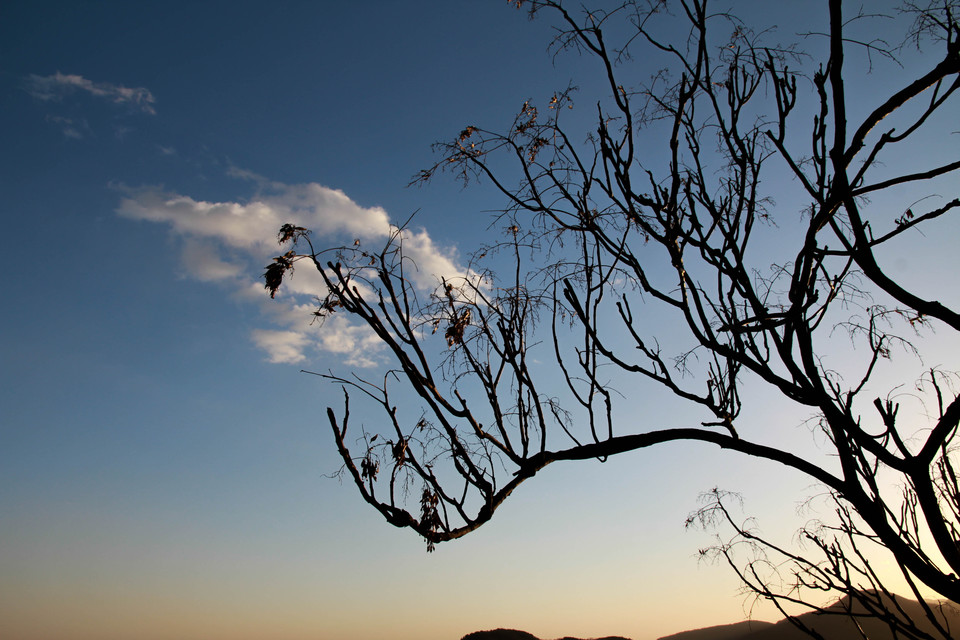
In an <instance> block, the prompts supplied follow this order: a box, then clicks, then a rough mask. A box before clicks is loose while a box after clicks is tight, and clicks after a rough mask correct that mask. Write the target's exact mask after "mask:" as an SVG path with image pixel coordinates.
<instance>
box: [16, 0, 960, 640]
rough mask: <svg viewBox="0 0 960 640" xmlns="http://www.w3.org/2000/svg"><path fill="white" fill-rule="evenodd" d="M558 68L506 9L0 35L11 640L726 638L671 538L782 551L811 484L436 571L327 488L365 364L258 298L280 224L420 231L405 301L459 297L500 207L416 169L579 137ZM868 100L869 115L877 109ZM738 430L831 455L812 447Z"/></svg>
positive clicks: (665, 454) (305, 9)
mask: <svg viewBox="0 0 960 640" xmlns="http://www.w3.org/2000/svg"><path fill="white" fill-rule="evenodd" d="M756 4H757V3H755V2H744V3H743V4H742V6H744V7H747V8H748V9H749V8H751V7H754V6H755V5H756ZM801 5H803V6H807V5H806V3H794V4H791V3H777V4H776V7H777V8H776V9H772V8H771V6H772V5H771V4H769V3H765V4H764V7H765V13H764V17H765V19H766V20H768V21H769V24H771V25H774V24H779V25H794V24H795V23H796V21H797V20H798V19H799V18H798V16H800V15H801V13H799V12H800V11H801V9H802V7H801ZM809 14H810V12H809V11H806V12H805V13H803V17H804V18H805V19H811V18H810V15H809ZM813 19H815V17H814V18H813ZM796 28H797V30H799V27H796ZM786 33H787V35H789V34H790V33H791V32H790V31H789V30H787V31H786ZM550 38H551V24H550V23H549V21H547V20H538V21H534V22H531V21H529V20H527V18H526V16H525V14H524V13H523V12H520V11H517V10H515V9H511V8H510V7H509V6H508V5H507V3H506V2H499V1H490V2H487V1H483V2H481V1H480V0H446V1H444V2H439V3H438V2H435V3H401V2H393V1H387V0H370V1H367V2H362V3H361V2H327V1H322V0H321V1H317V2H279V3H265V2H247V1H236V2H214V1H203V2H149V1H148V2H97V1H90V2H47V1H43V0H30V1H29V2H26V1H20V0H5V1H4V2H3V3H2V4H0V113H3V114H4V116H3V117H2V118H0V194H2V205H0V214H2V217H0V223H2V225H3V231H2V234H0V242H2V245H3V251H2V255H3V260H4V262H5V269H4V270H5V272H6V274H7V277H6V283H5V300H6V302H5V304H4V312H3V314H2V317H0V323H2V324H0V356H2V358H0V442H2V446H0V514H2V517H0V636H2V637H4V638H16V639H19V640H41V639H42V640H82V639H91V640H92V639H98V640H113V639H120V638H137V639H146V640H153V639H156V640H174V639H177V640H194V639H195V640H201V639H202V640H247V639H254V638H275V639H277V640H301V639H303V640H305V639H308V638H310V639H315V640H317V639H318V640H327V639H330V640H333V639H338V640H374V639H386V638H391V639H396V640H402V639H406V638H410V639H413V638H418V639H421V640H456V639H458V638H460V637H461V636H462V635H464V634H466V633H468V632H471V631H474V630H478V629H490V628H498V627H506V628H519V629H523V630H526V631H529V632H531V633H534V634H536V635H538V636H539V637H542V638H555V637H560V636H564V635H573V636H581V637H599V636H603V635H613V634H616V635H623V636H627V637H630V638H633V639H634V640H652V639H654V638H657V637H659V636H661V635H666V634H669V633H674V632H678V631H681V630H683V629H690V628H696V627H701V626H706V625H711V624H722V623H729V622H736V621H739V620H741V619H743V618H744V616H745V615H747V610H746V609H745V606H747V605H748V604H749V602H748V601H745V598H744V597H743V596H742V595H741V594H740V593H739V592H738V584H737V582H736V580H735V577H734V576H733V575H732V573H731V572H730V571H728V570H727V569H725V568H724V567H722V566H718V565H712V564H709V563H707V564H705V563H703V562H702V561H700V560H699V558H698V553H697V550H698V548H701V547H703V546H705V545H707V544H709V543H710V541H711V540H712V536H711V534H710V533H709V532H707V533H704V532H698V531H687V530H685V529H684V526H683V525H684V520H685V518H686V516H687V515H688V514H689V513H690V512H691V511H693V510H694V509H696V508H697V506H698V495H699V494H700V493H701V492H703V491H707V490H709V489H711V488H712V487H714V486H720V487H721V488H723V489H727V490H731V491H737V492H741V493H742V494H743V496H744V504H745V506H744V517H746V516H747V515H756V516H757V517H758V522H759V523H760V525H761V526H762V528H763V530H764V532H767V533H770V534H771V536H772V537H777V536H779V537H780V539H789V538H790V535H791V532H792V531H794V530H795V529H796V528H797V527H799V526H800V525H802V524H803V522H804V521H805V519H806V517H807V516H805V515H804V514H803V513H800V514H798V509H799V505H801V504H802V503H803V502H804V500H805V499H806V498H807V497H809V496H810V495H812V494H814V493H816V492H817V491H818V489H817V488H816V487H813V486H812V485H811V481H810V480H809V479H807V478H804V477H802V476H799V475H797V474H792V473H790V472H787V471H783V470H781V469H778V468H776V467H775V466H773V465H770V464H765V463H762V462H756V461H753V462H751V461H745V460H743V459H742V458H739V457H737V456H734V455H728V454H722V453H720V452H718V451H715V450H713V449H710V448H708V447H706V446H699V445H691V444H673V445H670V446H667V447H663V448H661V449H659V450H657V451H647V452H639V453H636V454H632V455H627V456H621V457H620V458H618V459H614V460H611V461H609V462H607V463H605V464H600V463H598V462H585V463H576V464H573V463H571V464H566V465H556V466H555V468H550V469H548V470H546V471H545V472H544V473H543V474H542V477H538V478H537V479H535V481H534V482H531V483H528V484H527V485H525V486H524V487H523V488H522V489H521V490H519V491H518V492H517V493H516V494H515V495H514V496H513V497H512V498H511V500H510V501H508V503H507V504H506V505H505V506H504V507H503V508H502V510H501V511H500V512H499V513H498V515H497V516H496V517H495V518H494V519H493V521H492V522H490V523H489V524H487V525H485V526H484V527H483V528H481V529H480V530H479V531H477V532H475V533H473V534H471V535H470V536H467V537H466V538H463V539H461V540H457V541H454V542H451V543H445V544H441V545H440V546H439V547H438V549H437V551H436V552H435V553H432V554H427V553H426V552H425V545H424V543H423V541H422V540H421V539H420V538H418V537H417V536H416V535H415V534H413V533H412V532H410V531H401V530H397V529H394V528H392V527H390V526H389V525H387V524H386V523H385V522H383V521H382V520H381V519H380V517H379V516H378V514H376V512H374V511H373V510H372V509H370V508H369V507H368V506H366V505H365V504H363V503H362V501H361V500H360V499H359V497H358V495H357V494H356V492H355V490H354V488H353V487H352V486H351V485H350V484H349V483H348V482H342V483H341V482H340V481H339V480H338V479H336V478H335V477H332V476H334V475H335V473H336V471H337V470H338V468H339V458H338V457H337V454H336V450H335V447H334V445H333V441H332V438H331V436H330V434H329V430H328V427H327V425H326V419H325V410H326V407H327V406H328V405H329V404H337V403H339V401H340V395H339V394H340V391H339V390H338V389H337V388H336V387H333V386H330V385H326V384H324V383H323V382H322V381H321V380H319V379H318V378H317V377H315V376H310V375H306V374H303V373H301V369H304V368H307V369H313V370H326V369H338V370H351V369H356V370H360V371H364V372H366V371H371V370H376V368H377V367H380V366H383V365H384V362H385V355H384V354H383V352H382V350H380V349H379V348H378V345H377V344H376V343H375V341H373V340H371V339H370V338H369V336H367V335H366V334H364V333H363V332H362V331H359V330H358V329H357V328H356V327H353V326H351V325H349V324H348V323H346V322H345V321H342V320H341V319H339V318H335V319H334V321H332V322H329V323H327V324H326V325H324V326H323V327H318V326H316V325H312V326H311V325H309V324H308V323H307V322H305V318H308V317H309V310H308V309H307V307H306V306H305V304H304V300H305V299H307V298H306V297H307V296H309V295H310V294H312V293H318V292H320V283H319V282H318V281H317V280H316V278H311V276H310V274H309V273H307V272H306V270H303V272H301V271H298V272H297V273H296V274H295V277H294V278H293V280H291V281H290V283H289V284H290V290H289V291H288V292H287V295H286V296H281V297H280V299H279V300H278V301H271V300H270V299H269V296H268V295H267V294H266V292H265V291H264V289H263V286H262V283H261V282H260V281H259V277H260V274H261V273H262V269H263V266H264V265H265V264H266V263H267V261H268V260H269V259H270V257H271V256H272V255H275V254H276V252H277V246H276V240H275V239H276V230H277V228H278V227H279V225H280V224H282V223H284V222H287V221H289V220H291V219H296V220H303V221H304V222H305V223H306V224H307V226H310V227H311V228H312V229H314V231H315V236H316V237H320V238H324V239H329V240H330V241H331V242H347V243H349V242H350V241H351V239H353V238H356V239H359V240H362V241H363V242H365V243H370V244H376V243H382V242H384V241H385V240H386V238H387V236H388V234H389V233H390V229H391V227H390V225H391V224H397V223H399V222H402V221H404V220H406V219H407V218H409V217H410V216H411V215H414V214H415V216H414V218H413V219H412V223H411V225H410V232H409V234H410V235H409V238H408V240H407V241H406V246H407V247H408V249H409V250H410V251H411V252H412V254H413V255H415V257H416V258H417V261H418V264H420V265H421V266H422V269H421V276H419V277H422V278H424V281H423V282H421V283H419V284H420V285H422V286H426V285H427V284H429V283H428V280H429V277H430V276H432V275H434V274H435V273H453V272H460V271H462V269H463V268H464V266H463V265H464V264H465V262H466V259H467V256H469V254H470V252H471V251H472V250H473V249H475V248H476V247H477V246H478V245H479V243H480V242H481V241H483V240H484V239H488V240H489V239H490V238H496V237H497V234H498V233H500V230H499V229H498V228H496V226H495V225H494V226H491V223H492V217H491V212H494V211H496V210H497V208H498V207H501V206H503V202H502V201H501V200H500V199H498V198H497V197H496V195H495V194H493V193H492V192H491V190H490V189H485V188H483V185H480V186H478V187H470V188H467V189H464V188H462V186H461V185H460V184H458V183H457V182H456V181H455V180H453V179H452V178H451V177H449V176H448V177H440V178H438V179H435V180H434V181H433V182H431V183H430V184H429V185H428V186H426V187H422V188H418V187H409V186H408V183H409V182H410V180H411V178H412V176H414V175H415V174H416V173H417V171H418V170H420V169H422V168H425V167H427V166H429V165H431V164H432V162H433V161H434V160H435V156H434V155H433V153H432V151H431V144H432V143H433V142H435V141H437V140H440V139H444V138H449V137H451V136H453V135H456V133H457V132H459V131H460V130H462V129H463V128H464V127H465V126H466V125H470V124H483V125H484V126H487V127H488V128H492V129H494V128H497V127H500V128H503V127H505V126H508V125H509V123H510V121H511V120H512V117H513V115H514V114H516V113H517V111H518V109H519V107H520V105H521V104H523V102H524V101H525V100H527V99H532V100H538V101H541V102H546V101H547V100H549V98H550V96H551V95H552V94H553V93H554V92H555V91H557V90H558V89H563V88H565V87H566V86H568V84H569V83H570V82H571V81H573V82H575V83H576V84H578V85H579V86H580V87H581V94H583V95H584V100H583V102H584V104H585V105H587V108H585V109H584V113H585V115H586V116H590V115H592V111H591V108H590V107H589V105H591V104H592V103H591V98H590V97H589V91H590V89H591V86H595V85H594V84H593V83H595V77H593V78H591V76H590V75H589V74H590V70H591V69H593V67H592V66H591V65H590V62H589V61H587V60H584V59H580V58H577V57H575V56H571V55H564V56H560V57H558V58H556V59H552V57H551V54H550V53H549V52H548V51H547V45H548V44H549V42H550ZM918 64H921V66H922V60H921V61H920V62H919V63H918ZM863 82H864V84H863V86H862V87H860V88H859V89H860V95H861V96H863V97H864V100H865V101H868V100H869V97H870V96H871V95H872V93H871V91H872V88H876V87H877V86H880V87H881V90H882V86H883V83H884V82H885V78H884V77H871V78H867V79H865V80H864V81H863ZM578 100H579V98H578ZM584 131H585V132H586V131H589V128H587V129H585V130H584ZM943 144H944V145H945V146H944V147H942V148H941V150H943V149H946V151H947V152H953V153H955V151H956V142H955V141H952V140H948V141H945V142H943ZM951 145H952V146H951ZM951 150H952V151H951ZM944 229H945V231H944V232H943V233H941V234H940V235H938V236H935V237H933V238H929V239H928V240H931V241H932V242H934V243H939V244H937V245H936V246H937V247H939V248H940V249H943V248H945V247H946V246H947V245H946V244H945V243H948V242H949V241H950V240H949V239H950V238H952V237H955V235H952V232H953V231H956V226H955V225H954V226H952V227H945V228H944ZM942 255H943V254H942V253H936V252H934V253H932V254H926V255H924V254H921V253H920V252H918V251H916V250H915V247H912V246H905V247H903V248H901V254H898V255H896V256H891V261H892V262H891V263H892V264H894V265H895V266H896V268H897V269H900V270H902V271H903V272H904V273H905V274H906V276H907V277H910V278H914V279H915V280H916V281H918V282H925V283H927V284H928V285H930V286H937V287H939V286H941V285H942V286H943V287H945V288H946V290H947V293H945V294H944V295H945V296H950V295H954V296H955V294H951V293H949V292H950V291H955V290H956V289H955V286H953V287H951V286H950V285H949V284H947V282H948V279H947V277H948V276H946V275H942V274H949V273H951V272H955V268H956V267H957V266H960V264H958V263H957V258H956V255H955V253H950V254H948V255H947V256H946V258H945V260H946V263H944V262H943V260H944V258H939V257H938V258H936V259H937V260H940V262H939V263H938V266H941V267H944V268H943V270H942V271H941V272H940V275H934V276H930V270H929V266H930V264H929V262H931V261H933V260H934V258H933V257H931V256H942ZM925 260H927V262H925ZM953 299H954V300H955V299H956V298H955V297H954V298H953ZM948 338H949V337H948ZM944 344H945V345H946V346H944V347H943V348H944V349H946V351H943V352H942V353H944V354H947V355H945V356H944V359H945V360H948V361H949V360H950V357H949V354H953V355H956V353H957V351H956V348H957V345H956V343H955V342H949V341H948V342H946V343H944ZM637 403H638V409H640V410H642V412H643V415H650V416H655V415H656V406H657V403H658V398H656V397H643V398H638V399H637ZM752 407H753V409H752V410H753V414H752V415H754V416H756V419H757V420H758V421H761V422H762V421H770V420H771V419H772V418H773V417H775V418H776V420H778V421H779V422H780V423H783V424H782V427H781V428H780V429H778V431H777V432H776V433H777V434H778V435H777V436H776V437H777V438H778V440H777V442H778V443H779V444H782V445H783V446H788V447H792V448H795V450H797V451H804V452H806V451H809V452H811V453H810V455H819V454H817V453H816V450H815V442H813V440H812V439H811V438H810V434H809V433H808V431H807V428H806V427H805V426H803V425H802V422H803V418H805V417H807V416H802V415H801V416H794V415H789V416H788V414H785V413H784V412H783V411H784V410H783V407H781V406H780V405H778V404H777V402H776V401H775V400H774V399H770V398H768V397H762V398H760V397H758V398H757V399H756V402H755V403H754V404H753V405H752ZM758 479H762V481H758ZM745 602H746V604H745ZM754 615H755V616H756V617H759V618H762V619H772V618H773V614H772V612H770V611H769V610H767V609H764V608H763V607H760V608H758V609H756V610H755V611H754Z"/></svg>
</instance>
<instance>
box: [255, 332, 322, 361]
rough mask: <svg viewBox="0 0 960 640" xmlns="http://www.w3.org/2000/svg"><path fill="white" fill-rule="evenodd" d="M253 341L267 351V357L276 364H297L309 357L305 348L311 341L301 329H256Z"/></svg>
mask: <svg viewBox="0 0 960 640" xmlns="http://www.w3.org/2000/svg"><path fill="white" fill-rule="evenodd" d="M252 337H253V342H254V344H256V345H257V346H258V347H260V348H261V349H263V350H264V351H266V352H267V359H268V360H269V361H270V362H272V363H274V364H295V363H297V362H303V361H304V360H306V359H307V357H306V356H305V355H304V353H303V352H304V349H305V348H306V346H307V343H308V342H309V340H308V338H307V336H306V335H304V334H303V333H302V332H300V331H269V330H267V329H254V331H253V333H252Z"/></svg>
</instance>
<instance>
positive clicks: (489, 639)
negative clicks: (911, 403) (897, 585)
mask: <svg viewBox="0 0 960 640" xmlns="http://www.w3.org/2000/svg"><path fill="white" fill-rule="evenodd" d="M847 603H848V599H847V598H844V599H842V600H840V601H838V602H837V603H836V604H834V605H832V606H830V607H828V608H826V609H825V611H826V612H827V613H814V612H810V613H805V614H803V615H801V616H798V620H799V621H801V622H802V623H803V624H804V625H806V626H807V627H810V628H812V629H814V630H816V631H817V632H818V633H819V634H820V635H821V636H823V638H824V640H848V639H849V638H857V637H862V636H860V635H859V633H860V632H858V631H857V628H856V625H855V624H854V622H853V621H852V620H851V619H850V618H849V617H848V616H846V615H843V611H845V610H847V609H848V608H849V605H848V604H847ZM896 603H897V606H898V607H899V608H901V610H902V611H903V612H904V613H905V614H906V615H908V616H910V618H911V619H912V620H914V621H917V623H918V626H919V627H920V628H921V629H924V630H925V629H926V627H927V626H929V623H927V622H926V621H925V618H924V612H923V609H922V607H921V605H920V603H918V602H916V601H914V600H907V599H906V598H901V597H899V596H898V597H897V598H896ZM938 613H939V616H940V617H941V618H942V619H943V620H944V621H945V622H946V623H947V624H948V625H949V628H954V629H956V628H960V612H958V611H957V610H956V609H954V608H948V607H945V608H942V609H939V610H938ZM858 620H859V624H860V626H861V627H862V628H863V631H864V632H865V633H866V634H867V637H869V638H870V640H894V638H893V635H892V634H891V633H890V629H889V627H887V626H886V624H884V623H883V622H882V621H880V620H877V619H872V618H869V617H860V618H858ZM809 638H810V636H809V635H807V634H806V633H804V632H803V631H801V630H800V629H798V628H797V627H796V626H794V625H793V624H792V623H791V622H790V621H789V620H786V619H784V620H781V621H780V622H777V623H776V624H774V623H772V622H763V621H760V620H746V621H744V622H737V623H734V624H724V625H719V626H715V627H707V628H705V629H694V630H692V631H681V632H680V633H675V634H673V635H669V636H663V637H661V638H660V640H809ZM461 640H540V638H537V637H536V636H535V635H533V634H530V633H527V632H526V631H517V630H515V629H495V630H493V631H475V632H473V633H468V634H467V635H465V636H463V638H462V639H461ZM559 640H579V639H578V638H571V637H569V636H568V637H564V638H560V639H559ZM593 640H629V639H628V638H624V637H622V636H606V637H604V638H595V639H593Z"/></svg>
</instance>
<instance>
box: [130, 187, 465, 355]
mask: <svg viewBox="0 0 960 640" xmlns="http://www.w3.org/2000/svg"><path fill="white" fill-rule="evenodd" d="M232 174H233V175H235V176H236V177H242V178H245V179H248V180H254V181H255V182H256V183H257V184H258V185H259V188H260V192H259V193H258V194H257V195H256V197H254V198H251V199H250V200H247V201H227V202H209V201H205V200H197V199H195V198H192V197H190V196H187V195H182V194H178V193H172V192H169V191H165V190H163V189H161V188H156V187H145V188H139V189H130V188H124V189H123V191H124V196H123V197H122V199H121V202H120V205H119V207H118V208H117V213H118V214H119V215H121V216H123V217H125V218H129V219H133V220H142V221H147V222H153V223H156V224H162V225H165V226H167V227H169V228H170V229H171V231H172V232H173V233H174V234H175V235H177V236H178V237H180V238H182V240H183V243H182V251H183V253H182V257H183V266H184V270H185V271H186V273H187V274H188V275H189V276H191V277H193V278H196V279H198V280H201V281H205V282H214V283H217V284H220V285H222V286H224V287H226V288H227V289H228V290H230V291H232V293H233V294H234V295H235V296H237V297H238V298H240V299H242V300H246V301H250V302H253V303H255V304H258V305H260V307H261V310H262V312H263V314H264V316H265V317H267V318H269V319H271V321H272V324H273V325H274V327H273V328H270V329H267V328H258V329H256V330H254V331H253V332H252V334H251V339H252V341H253V342H254V344H256V345H257V346H258V347H259V348H260V349H262V350H263V351H264V352H265V353H266V354H267V359H268V360H269V361H270V362H275V363H305V362H306V361H308V360H309V359H310V358H312V357H316V356H327V357H335V358H337V359H338V360H339V361H341V362H343V363H345V364H348V365H352V366H360V367H368V366H373V365H375V364H376V363H377V359H378V353H379V352H380V351H381V350H382V346H381V345H380V343H379V341H378V340H377V339H376V337H375V336H374V335H373V334H372V332H370V331H369V330H368V329H367V328H366V327H365V326H359V325H356V324H352V323H351V322H350V321H349V320H348V319H347V318H344V317H341V316H335V317H332V318H330V319H328V321H327V322H326V323H324V325H323V326H322V327H320V326H318V325H317V323H316V322H312V321H315V318H314V316H313V315H312V312H313V311H314V310H315V309H316V307H315V304H314V296H317V295H322V294H323V293H324V292H325V285H324V283H323V280H322V278H321V276H320V274H319V273H317V272H316V270H314V269H310V268H301V269H297V270H296V272H295V273H294V274H293V276H292V277H289V278H287V279H286V280H285V282H284V287H283V289H282V290H281V293H280V294H279V295H278V296H277V300H275V301H270V300H269V297H268V296H267V294H266V291H265V289H264V287H263V280H262V274H263V270H264V267H265V265H266V264H267V263H268V262H269V261H270V260H271V259H272V257H273V256H275V255H277V253H278V249H279V247H278V246H277V241H276V238H277V231H278V229H279V228H280V226H281V225H282V224H285V223H292V224H296V225H298V226H302V227H306V228H308V229H311V230H312V231H313V232H314V236H315V237H316V238H320V239H322V241H323V242H324V243H326V244H329V245H330V246H337V245H343V244H352V243H353V242H354V241H355V240H359V241H361V242H364V243H374V244H385V243H386V242H387V241H388V240H389V238H390V237H391V236H392V235H393V234H394V233H396V228H395V227H394V226H392V225H391V222H390V218H389V216H388V215H387V212H386V211H385V210H384V209H383V208H381V207H362V206H360V205H358V204H357V203H355V202H354V201H353V200H351V199H350V198H349V197H348V196H347V195H346V194H345V193H344V192H343V191H340V190H338V189H331V188H329V187H325V186H323V185H320V184H317V183H307V184H291V185H288V184H283V183H278V182H270V181H267V180H265V179H263V178H261V177H260V176H255V175H253V174H250V173H248V172H243V171H239V170H234V171H233V172H232ZM403 247H404V253H405V255H406V256H408V257H409V258H411V259H412V260H413V261H414V263H415V264H417V265H418V270H416V271H415V272H414V273H413V274H411V279H412V282H413V284H414V286H416V287H418V288H420V289H422V290H432V289H433V288H434V287H435V286H437V284H438V282H439V277H441V276H444V277H448V278H449V277H455V276H462V275H464V274H465V270H464V269H463V268H462V267H460V266H459V265H458V264H457V261H456V255H455V253H454V252H453V251H450V250H443V249H441V248H440V247H438V246H437V245H436V244H435V243H434V242H433V239H432V238H431V237H430V235H429V234H428V233H427V232H426V231H425V230H405V231H404V232H403Z"/></svg>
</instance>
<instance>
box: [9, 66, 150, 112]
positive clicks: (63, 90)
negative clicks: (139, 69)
mask: <svg viewBox="0 0 960 640" xmlns="http://www.w3.org/2000/svg"><path fill="white" fill-rule="evenodd" d="M77 91H81V92H85V93H88V94H90V95H93V96H96V97H98V98H104V99H105V100H108V101H110V102H113V103H114V104H123V105H129V106H131V107H133V108H135V109H137V110H139V111H142V112H144V113H149V114H151V115H155V114H156V113H157V111H156V109H154V106H153V105H154V104H155V103H156V98H154V97H153V94H152V93H150V90H149V89H146V88H144V87H124V86H123V85H119V84H113V83H110V82H93V81H92V80H87V79H86V78H84V77H83V76H78V75H73V74H65V73H60V72H59V71H58V72H56V73H55V74H53V75H52V76H38V75H33V74H31V75H29V76H27V92H28V93H30V95H32V96H33V97H34V98H37V99H38V100H43V101H53V100H62V99H63V97H64V96H67V95H70V94H72V93H75V92H77Z"/></svg>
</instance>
